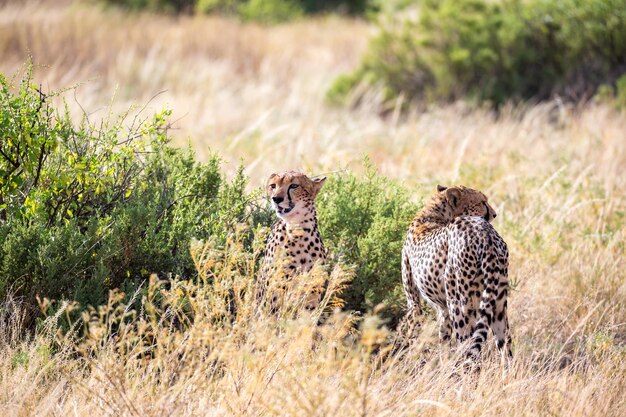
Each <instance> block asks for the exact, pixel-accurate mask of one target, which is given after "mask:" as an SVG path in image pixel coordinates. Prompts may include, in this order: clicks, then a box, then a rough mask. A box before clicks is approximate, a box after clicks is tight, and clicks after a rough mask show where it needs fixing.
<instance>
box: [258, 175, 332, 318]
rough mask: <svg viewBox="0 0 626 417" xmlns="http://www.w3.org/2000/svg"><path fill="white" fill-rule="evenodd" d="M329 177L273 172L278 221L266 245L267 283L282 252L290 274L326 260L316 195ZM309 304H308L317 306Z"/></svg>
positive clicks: (271, 180) (271, 191) (273, 201)
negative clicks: (318, 224)
mask: <svg viewBox="0 0 626 417" xmlns="http://www.w3.org/2000/svg"><path fill="white" fill-rule="evenodd" d="M325 181H326V177H320V178H315V179H310V178H309V177H307V176H306V175H304V174H302V173H300V172H295V171H290V172H283V173H279V174H272V175H270V177H269V179H268V180H267V184H266V191H267V194H268V196H269V197H270V200H271V204H272V207H273V208H274V210H275V211H276V214H277V216H278V220H277V221H276V222H275V223H274V226H273V227H272V231H271V233H270V236H269V238H268V240H267V245H266V247H265V258H264V261H263V269H262V273H261V275H262V281H263V282H264V283H266V281H267V279H268V276H269V273H270V271H271V269H272V268H273V267H275V264H276V260H277V259H276V257H277V256H278V254H279V253H280V254H282V255H283V256H285V257H286V260H285V261H286V263H284V262H282V263H281V265H283V266H284V272H285V274H286V275H287V276H294V275H295V274H297V273H302V272H307V271H310V270H311V268H313V266H314V265H315V264H316V263H321V264H323V263H325V261H326V250H325V249H324V244H323V243H322V237H321V236H320V232H319V229H318V227H317V213H316V211H315V197H316V196H317V194H318V193H319V191H320V189H321V188H322V185H324V182H325ZM314 304H315V301H313V305H311V303H309V305H308V306H307V307H309V308H311V307H314Z"/></svg>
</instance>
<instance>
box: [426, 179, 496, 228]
mask: <svg viewBox="0 0 626 417" xmlns="http://www.w3.org/2000/svg"><path fill="white" fill-rule="evenodd" d="M437 193H438V194H439V196H441V197H442V200H443V201H445V203H447V205H448V206H449V208H450V209H451V211H452V216H453V217H457V216H479V217H482V218H483V219H485V220H487V221H488V222H490V221H492V220H493V219H495V218H496V211H495V210H494V209H493V207H491V206H490V205H489V203H488V202H487V196H485V195H484V194H483V193H481V192H480V191H478V190H474V189H472V188H467V187H463V186H458V187H444V186H443V185H438V186H437Z"/></svg>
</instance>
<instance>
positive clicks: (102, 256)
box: [0, 71, 270, 305]
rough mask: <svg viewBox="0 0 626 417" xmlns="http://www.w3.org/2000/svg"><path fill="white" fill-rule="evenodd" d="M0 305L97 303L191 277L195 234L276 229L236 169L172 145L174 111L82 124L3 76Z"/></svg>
mask: <svg viewBox="0 0 626 417" xmlns="http://www.w3.org/2000/svg"><path fill="white" fill-rule="evenodd" d="M0 85H1V89H0V137H2V138H5V139H6V140H4V141H2V142H0V201H1V202H2V204H1V205H0V242H2V244H1V245H0V298H1V297H4V296H5V295H6V294H7V293H8V292H9V291H15V292H17V295H20V296H24V297H26V298H27V299H28V300H31V301H32V300H33V299H34V296H35V295H36V294H40V295H42V296H47V297H50V298H56V299H59V298H70V299H75V300H78V301H80V302H81V303H83V304H94V305H95V304H98V303H100V302H102V301H103V300H104V299H105V296H106V294H107V291H108V290H109V289H112V288H119V287H123V288H126V289H132V288H134V287H136V286H137V285H138V284H139V283H140V282H142V281H143V280H144V279H145V278H147V277H148V276H149V275H150V274H151V273H158V274H159V275H160V276H161V277H175V276H193V275H194V274H195V268H194V265H193V261H192V259H191V256H190V254H189V243H190V240H191V239H194V238H195V239H208V238H209V237H212V238H213V239H217V241H220V239H221V240H222V241H223V240H224V239H225V236H226V234H227V233H228V231H229V230H231V229H232V228H234V227H235V225H236V224H237V223H246V222H247V223H248V224H252V223H255V224H258V223H262V224H269V222H270V218H269V216H268V215H267V213H266V209H265V208H264V207H259V206H253V205H251V204H250V200H251V199H255V198H256V194H252V195H249V194H248V193H247V192H246V191H245V187H246V184H247V181H246V178H245V176H244V175H243V172H242V171H241V170H240V171H239V173H238V175H236V176H235V178H234V179H233V180H232V181H231V182H228V181H226V180H225V179H224V176H223V174H222V173H221V170H220V161H219V158H218V157H217V156H213V157H212V158H211V159H210V160H209V162H207V163H205V164H199V163H197V162H195V160H194V155H193V153H192V152H191V151H190V150H181V149H174V148H171V147H169V146H168V145H167V140H168V138H167V115H168V112H164V113H162V114H158V115H156V116H155V117H154V118H153V119H150V120H145V121H141V122H140V121H138V120H137V119H135V120H134V121H130V127H128V128H124V127H123V126H124V124H125V123H126V119H125V117H122V118H120V119H118V120H115V121H113V122H110V121H104V122H103V123H102V124H101V125H98V127H96V126H93V125H91V124H89V123H88V121H87V120H83V122H82V123H81V124H80V125H78V126H75V125H74V124H73V123H72V121H71V118H70V117H69V114H67V112H65V113H58V112H57V111H56V110H55V109H53V108H52V106H51V105H50V98H49V97H48V96H45V95H43V94H41V93H40V92H39V91H38V90H37V89H36V87H35V86H33V85H32V78H31V73H30V72H29V71H27V73H26V74H25V76H24V78H23V81H21V83H20V84H19V85H18V86H14V85H12V84H11V83H10V82H9V81H8V80H7V79H6V78H4V77H0Z"/></svg>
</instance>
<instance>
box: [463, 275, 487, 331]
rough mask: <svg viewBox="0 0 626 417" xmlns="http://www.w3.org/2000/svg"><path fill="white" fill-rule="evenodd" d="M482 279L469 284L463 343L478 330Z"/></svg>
mask: <svg viewBox="0 0 626 417" xmlns="http://www.w3.org/2000/svg"><path fill="white" fill-rule="evenodd" d="M482 291H483V288H482V277H479V279H477V280H475V281H473V282H470V283H469V291H468V292H467V299H466V300H465V301H466V303H465V304H464V305H463V314H464V315H465V317H466V319H465V320H466V322H467V325H466V327H465V331H466V333H465V335H464V336H465V337H464V338H463V340H461V341H462V342H465V341H466V340H467V339H469V338H470V337H471V335H472V334H473V332H474V329H475V328H476V322H477V321H478V307H479V306H480V294H481V293H482Z"/></svg>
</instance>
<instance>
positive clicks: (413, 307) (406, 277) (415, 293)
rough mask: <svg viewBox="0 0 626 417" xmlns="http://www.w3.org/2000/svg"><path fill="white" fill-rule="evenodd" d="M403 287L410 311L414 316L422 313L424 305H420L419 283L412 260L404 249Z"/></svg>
mask: <svg viewBox="0 0 626 417" xmlns="http://www.w3.org/2000/svg"><path fill="white" fill-rule="evenodd" d="M402 288H403V289H404V295H405V296H406V303H407V308H408V311H409V312H410V313H411V315H412V316H414V315H419V314H421V312H422V307H421V305H420V296H419V290H418V289H417V283H416V282H415V279H414V278H413V273H412V271H411V262H410V261H409V257H408V256H407V255H406V254H405V253H404V251H403V252H402ZM407 316H408V313H407Z"/></svg>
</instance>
